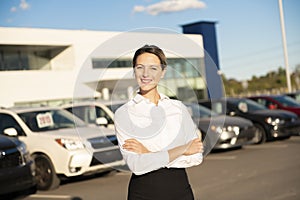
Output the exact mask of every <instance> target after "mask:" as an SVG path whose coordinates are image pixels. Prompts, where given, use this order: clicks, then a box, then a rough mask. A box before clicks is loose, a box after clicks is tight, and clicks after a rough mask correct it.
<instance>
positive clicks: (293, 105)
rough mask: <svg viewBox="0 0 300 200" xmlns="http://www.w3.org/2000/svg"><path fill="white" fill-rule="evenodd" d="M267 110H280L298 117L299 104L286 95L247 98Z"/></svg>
mask: <svg viewBox="0 0 300 200" xmlns="http://www.w3.org/2000/svg"><path fill="white" fill-rule="evenodd" d="M248 98H249V99H252V100H254V101H256V102H257V103H259V104H262V105H264V106H266V107H267V108H269V109H272V110H273V109H282V110H287V111H291V112H293V113H296V114H297V115H298V116H300V103H299V102H297V101H296V100H295V99H293V98H291V97H289V96H287V95H265V96H252V97H248Z"/></svg>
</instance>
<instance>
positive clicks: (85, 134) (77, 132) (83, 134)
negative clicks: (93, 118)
mask: <svg viewBox="0 0 300 200" xmlns="http://www.w3.org/2000/svg"><path fill="white" fill-rule="evenodd" d="M43 134H45V135H48V136H51V137H55V138H57V137H62V138H63V137H67V138H78V137H80V138H85V139H89V138H94V137H101V136H109V135H114V134H115V132H114V130H111V129H108V128H102V127H100V128H99V127H90V126H87V127H76V128H65V129H58V130H54V131H47V132H43Z"/></svg>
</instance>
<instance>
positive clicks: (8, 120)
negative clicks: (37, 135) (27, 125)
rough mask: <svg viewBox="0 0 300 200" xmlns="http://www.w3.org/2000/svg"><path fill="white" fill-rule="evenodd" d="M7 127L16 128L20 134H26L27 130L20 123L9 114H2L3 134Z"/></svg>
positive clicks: (0, 117)
mask: <svg viewBox="0 0 300 200" xmlns="http://www.w3.org/2000/svg"><path fill="white" fill-rule="evenodd" d="M7 128H15V129H16V130H17V132H18V135H25V132H24V131H23V129H22V128H21V126H20V125H19V123H18V122H17V121H16V120H15V118H13V116H11V115H9V114H4V113H1V114H0V134H3V132H4V130H5V129H7Z"/></svg>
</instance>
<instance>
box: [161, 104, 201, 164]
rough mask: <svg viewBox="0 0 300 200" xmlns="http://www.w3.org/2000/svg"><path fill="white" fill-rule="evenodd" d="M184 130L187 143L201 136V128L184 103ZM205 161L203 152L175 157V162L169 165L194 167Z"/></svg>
mask: <svg viewBox="0 0 300 200" xmlns="http://www.w3.org/2000/svg"><path fill="white" fill-rule="evenodd" d="M182 131H183V132H184V134H185V143H188V142H190V141H191V140H193V139H195V138H197V137H199V136H198V134H201V133H200V130H199V129H198V128H197V126H196V125H195V123H194V121H193V120H192V118H191V115H190V113H189V112H188V109H187V107H186V106H185V105H184V104H182ZM202 161H203V155H202V153H197V154H193V155H189V156H185V155H182V156H180V157H178V158H177V159H175V160H174V161H173V162H171V163H169V164H168V165H167V167H185V168H186V167H192V166H195V165H199V164H201V163H202Z"/></svg>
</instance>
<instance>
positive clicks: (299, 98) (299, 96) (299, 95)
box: [285, 91, 300, 103]
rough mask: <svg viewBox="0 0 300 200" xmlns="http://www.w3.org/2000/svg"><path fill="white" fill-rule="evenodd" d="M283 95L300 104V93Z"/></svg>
mask: <svg viewBox="0 0 300 200" xmlns="http://www.w3.org/2000/svg"><path fill="white" fill-rule="evenodd" d="M285 95H287V96H289V97H292V98H293V99H295V100H296V101H297V102H298V103H300V91H297V92H290V93H286V94H285Z"/></svg>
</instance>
